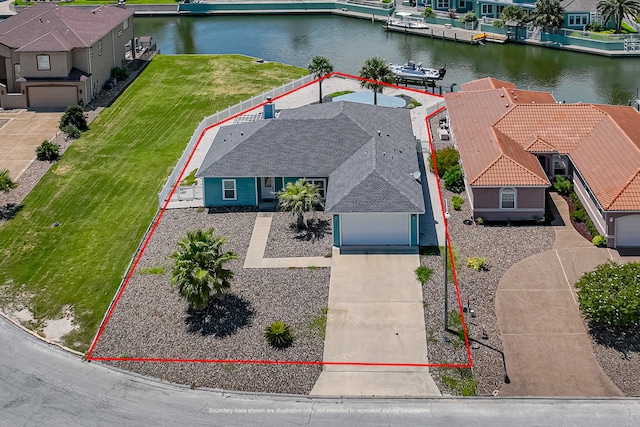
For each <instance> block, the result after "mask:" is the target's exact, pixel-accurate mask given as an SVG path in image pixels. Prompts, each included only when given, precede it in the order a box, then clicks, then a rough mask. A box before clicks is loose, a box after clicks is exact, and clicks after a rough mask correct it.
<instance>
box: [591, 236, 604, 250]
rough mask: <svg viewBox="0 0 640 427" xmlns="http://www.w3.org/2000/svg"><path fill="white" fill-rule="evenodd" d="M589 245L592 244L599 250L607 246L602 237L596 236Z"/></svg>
mask: <svg viewBox="0 0 640 427" xmlns="http://www.w3.org/2000/svg"><path fill="white" fill-rule="evenodd" d="M591 243H593V244H594V246H597V247H599V248H604V247H605V246H607V239H605V237H604V236H601V235H599V234H598V235H597V236H595V237H594V238H593V239H592V240H591Z"/></svg>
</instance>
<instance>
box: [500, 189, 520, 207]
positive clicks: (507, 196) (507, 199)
mask: <svg viewBox="0 0 640 427" xmlns="http://www.w3.org/2000/svg"><path fill="white" fill-rule="evenodd" d="M517 194H518V193H517V191H516V189H515V188H511V187H507V188H501V189H500V209H515V208H516V207H517V206H518V205H517V197H516V196H517Z"/></svg>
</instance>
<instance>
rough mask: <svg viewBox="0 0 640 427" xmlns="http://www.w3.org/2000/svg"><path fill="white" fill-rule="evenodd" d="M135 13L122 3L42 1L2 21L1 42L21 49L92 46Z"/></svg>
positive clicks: (45, 49) (0, 25) (0, 28)
mask: <svg viewBox="0 0 640 427" xmlns="http://www.w3.org/2000/svg"><path fill="white" fill-rule="evenodd" d="M131 15H133V11H132V10H128V9H124V8H120V7H112V6H102V7H98V8H96V9H93V10H87V9H84V8H77V7H58V6H57V5H55V4H51V3H44V2H43V3H40V2H39V3H36V4H35V5H33V6H31V7H28V8H27V9H25V10H23V11H22V12H20V13H18V14H17V15H14V16H12V17H10V18H7V19H5V20H4V21H2V22H0V44H3V45H5V46H8V47H10V48H13V49H17V50H18V51H20V52H42V51H50V52H56V51H61V50H62V49H64V48H66V50H67V51H68V50H71V49H73V48H77V47H89V46H92V45H93V44H95V43H96V42H97V41H98V40H100V39H101V38H103V37H104V36H105V35H107V34H108V33H109V32H110V31H111V30H113V29H114V28H116V27H117V26H118V25H120V24H122V22H123V21H124V20H125V19H126V18H127V17H129V16H131Z"/></svg>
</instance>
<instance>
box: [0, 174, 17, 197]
mask: <svg viewBox="0 0 640 427" xmlns="http://www.w3.org/2000/svg"><path fill="white" fill-rule="evenodd" d="M17 186H18V183H17V182H13V180H12V179H11V177H10V176H9V170H8V169H2V170H0V191H2V192H3V193H8V192H9V191H11V189H13V188H16V187H17Z"/></svg>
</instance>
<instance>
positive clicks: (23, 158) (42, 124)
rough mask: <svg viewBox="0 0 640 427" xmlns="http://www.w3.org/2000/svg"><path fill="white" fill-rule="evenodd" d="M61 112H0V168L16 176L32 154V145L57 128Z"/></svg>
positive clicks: (47, 137) (53, 132)
mask: <svg viewBox="0 0 640 427" xmlns="http://www.w3.org/2000/svg"><path fill="white" fill-rule="evenodd" d="M61 116H62V113H36V112H34V111H27V110H17V111H8V112H1V113H0V169H9V176H11V178H12V179H18V178H19V177H20V175H22V173H23V172H24V171H25V169H27V167H28V166H29V165H30V164H31V162H33V160H34V159H35V157H36V153H35V150H36V147H37V146H39V145H40V144H42V141H44V140H45V139H47V140H51V139H53V138H54V137H55V136H56V132H57V131H58V122H59V121H60V117H61Z"/></svg>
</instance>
